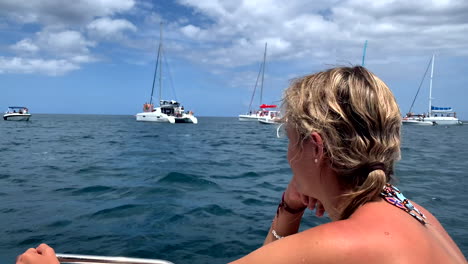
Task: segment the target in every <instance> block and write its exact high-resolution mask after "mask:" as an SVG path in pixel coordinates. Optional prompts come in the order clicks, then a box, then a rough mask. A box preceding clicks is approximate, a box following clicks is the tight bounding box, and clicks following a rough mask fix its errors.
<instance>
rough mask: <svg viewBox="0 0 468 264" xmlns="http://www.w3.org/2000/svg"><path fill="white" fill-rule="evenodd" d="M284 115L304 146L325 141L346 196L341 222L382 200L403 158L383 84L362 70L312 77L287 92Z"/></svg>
mask: <svg viewBox="0 0 468 264" xmlns="http://www.w3.org/2000/svg"><path fill="white" fill-rule="evenodd" d="M283 111H284V117H283V118H284V119H285V120H287V122H288V125H289V126H292V127H291V128H293V129H296V130H297V131H298V132H299V134H300V135H301V139H302V140H304V139H306V138H307V137H308V136H309V135H310V134H311V133H312V132H317V133H318V134H320V136H321V137H322V139H323V149H324V156H325V158H327V159H329V162H330V165H331V168H332V169H333V170H334V171H335V172H336V173H337V175H338V178H339V181H340V183H341V184H342V185H343V186H342V187H343V188H344V189H345V190H348V191H347V192H346V193H345V194H344V195H343V196H342V197H341V206H340V208H337V209H338V211H339V212H340V219H346V218H348V217H349V216H351V214H352V213H353V212H354V211H355V210H356V209H357V208H358V207H359V206H361V205H363V204H364V203H366V202H369V201H375V200H377V199H378V197H379V194H380V192H381V190H382V188H383V186H384V185H385V183H388V182H390V181H391V180H392V175H393V166H394V163H395V161H397V160H398V159H399V158H400V127H401V116H400V111H399V108H398V105H397V103H396V101H395V98H394V96H393V94H392V92H391V91H390V89H389V88H388V87H387V85H385V83H384V82H383V81H382V80H380V79H379V78H378V77H377V76H375V75H374V74H372V73H371V72H370V71H368V70H367V69H365V68H363V67H360V66H356V67H337V68H333V69H329V70H327V71H323V72H319V73H316V74H313V75H308V76H305V77H302V78H300V79H297V80H295V81H293V82H292V84H291V86H290V87H289V88H288V89H287V90H286V91H285V94H284V98H283ZM300 142H301V141H300ZM375 164H379V166H377V169H375V170H369V167H373V166H374V167H375Z"/></svg>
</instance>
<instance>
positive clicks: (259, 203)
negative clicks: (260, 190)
mask: <svg viewBox="0 0 468 264" xmlns="http://www.w3.org/2000/svg"><path fill="white" fill-rule="evenodd" d="M242 203H243V204H245V205H255V206H263V205H270V203H268V202H265V201H263V200H258V199H254V198H247V199H245V200H243V201H242Z"/></svg>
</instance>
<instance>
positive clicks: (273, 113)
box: [258, 104, 281, 125]
mask: <svg viewBox="0 0 468 264" xmlns="http://www.w3.org/2000/svg"><path fill="white" fill-rule="evenodd" d="M269 108H276V105H265V104H262V105H261V106H260V109H262V110H263V111H262V112H261V114H262V115H261V116H260V117H259V118H258V122H260V123H261V124H267V125H270V124H278V123H279V121H280V118H281V117H280V111H277V110H266V109H269Z"/></svg>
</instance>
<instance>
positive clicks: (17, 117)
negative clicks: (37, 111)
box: [3, 106, 31, 121]
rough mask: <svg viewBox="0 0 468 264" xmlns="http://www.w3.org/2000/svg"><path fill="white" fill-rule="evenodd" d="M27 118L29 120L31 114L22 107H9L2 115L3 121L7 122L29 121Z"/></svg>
mask: <svg viewBox="0 0 468 264" xmlns="http://www.w3.org/2000/svg"><path fill="white" fill-rule="evenodd" d="M29 118H31V114H30V113H29V110H28V108H27V107H24V106H10V107H8V110H7V111H6V112H5V114H4V115H3V120H7V121H29Z"/></svg>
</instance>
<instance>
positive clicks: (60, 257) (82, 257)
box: [56, 254, 174, 264]
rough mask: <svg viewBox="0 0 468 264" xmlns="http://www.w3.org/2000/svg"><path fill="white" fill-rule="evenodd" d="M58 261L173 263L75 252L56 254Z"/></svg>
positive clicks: (122, 263) (91, 263) (137, 263)
mask: <svg viewBox="0 0 468 264" xmlns="http://www.w3.org/2000/svg"><path fill="white" fill-rule="evenodd" d="M56 256H57V258H58V260H59V262H60V263H86V264H104V263H105V264H174V263H172V262H170V261H166V260H160V259H144V258H127V257H106V256H91V255H75V254H56Z"/></svg>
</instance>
